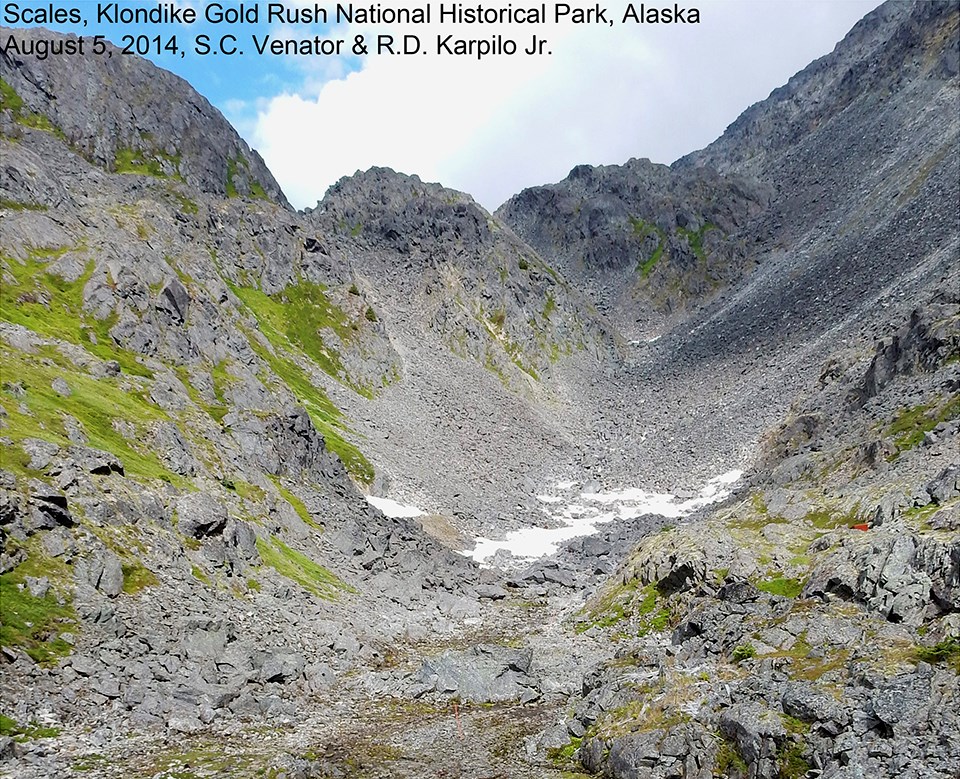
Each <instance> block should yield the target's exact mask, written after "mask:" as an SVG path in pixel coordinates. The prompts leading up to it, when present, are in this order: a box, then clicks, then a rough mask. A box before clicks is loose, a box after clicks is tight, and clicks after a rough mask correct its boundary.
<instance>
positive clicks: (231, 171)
mask: <svg viewBox="0 0 960 779" xmlns="http://www.w3.org/2000/svg"><path fill="white" fill-rule="evenodd" d="M241 168H242V169H243V170H244V171H245V172H248V173H249V171H250V165H249V164H248V163H247V159H246V157H244V156H243V155H242V154H238V155H237V156H236V157H227V181H226V190H227V197H229V198H237V197H240V191H239V190H238V189H237V177H238V176H239V175H240V169H241ZM249 178H250V180H249V184H248V186H249V187H250V197H251V198H253V199H254V200H265V201H267V202H270V196H269V195H267V192H266V190H265V189H264V188H263V186H262V185H261V184H260V182H259V181H255V180H254V179H253V178H252V177H249Z"/></svg>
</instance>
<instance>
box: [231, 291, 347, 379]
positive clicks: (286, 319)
mask: <svg viewBox="0 0 960 779" xmlns="http://www.w3.org/2000/svg"><path fill="white" fill-rule="evenodd" d="M231 289H232V290H233V292H234V294H236V295H237V297H239V298H240V300H242V301H243V303H244V305H246V307H247V308H248V309H249V310H250V312H251V313H252V314H253V315H254V316H255V317H256V318H257V322H258V324H259V325H260V331H261V332H262V333H263V334H264V335H265V336H266V337H267V340H268V341H270V343H271V344H272V345H273V346H274V347H275V348H276V347H281V348H283V347H286V348H290V347H291V346H292V347H295V348H296V349H297V350H299V351H300V352H302V353H303V354H304V355H306V356H307V357H309V358H310V359H311V360H312V361H313V362H315V363H316V364H317V366H318V367H319V368H320V369H321V370H322V371H323V372H324V373H326V374H327V375H329V376H332V377H333V378H335V379H337V380H338V381H341V382H343V383H344V384H346V385H347V386H349V387H351V388H352V389H354V390H355V391H357V392H360V394H364V393H363V392H362V391H361V390H362V389H363V388H362V387H360V385H358V384H357V383H356V382H353V381H351V379H350V377H349V376H348V375H347V372H346V370H345V369H344V366H343V362H342V360H341V358H340V353H339V352H338V351H337V350H336V349H335V348H333V347H331V346H330V345H329V344H328V343H327V341H326V340H325V339H324V338H323V337H322V335H321V332H323V331H330V332H332V333H334V334H335V335H336V336H337V338H338V339H339V340H340V342H341V343H343V344H349V343H353V342H355V341H356V338H357V334H356V330H354V329H353V328H352V327H351V324H352V320H351V319H350V317H349V316H347V314H346V313H344V311H343V310H342V309H340V308H338V307H337V306H335V305H334V304H333V303H331V302H330V300H329V299H328V298H327V295H326V287H324V286H323V285H322V284H315V283H313V282H309V281H301V282H299V283H297V284H291V285H290V286H288V287H287V288H286V289H284V290H283V291H282V292H278V293H276V294H274V295H266V294H264V293H263V292H261V291H260V290H258V289H254V288H253V287H235V286H233V285H231Z"/></svg>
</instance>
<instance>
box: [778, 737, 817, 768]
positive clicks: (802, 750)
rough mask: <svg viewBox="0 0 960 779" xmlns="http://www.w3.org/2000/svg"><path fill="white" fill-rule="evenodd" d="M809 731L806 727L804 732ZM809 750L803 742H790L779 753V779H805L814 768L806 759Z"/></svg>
mask: <svg viewBox="0 0 960 779" xmlns="http://www.w3.org/2000/svg"><path fill="white" fill-rule="evenodd" d="M807 730H809V728H807V727H806V726H804V732H806V731H807ZM806 752H807V748H806V745H805V744H804V743H803V741H801V740H798V741H789V742H787V743H786V744H784V745H783V746H782V747H781V748H780V750H779V751H778V753H777V768H778V769H779V774H778V779H804V778H805V777H806V776H807V772H808V771H809V770H810V769H811V768H813V766H812V765H811V764H810V761H809V760H807V758H806Z"/></svg>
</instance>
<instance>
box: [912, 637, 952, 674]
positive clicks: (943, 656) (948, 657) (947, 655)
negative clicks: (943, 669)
mask: <svg viewBox="0 0 960 779" xmlns="http://www.w3.org/2000/svg"><path fill="white" fill-rule="evenodd" d="M915 656H916V659H917V660H923V661H925V662H927V663H945V664H946V665H948V666H950V667H951V668H953V670H954V671H955V672H956V673H958V674H960V635H957V636H948V637H947V638H945V639H943V641H940V642H938V643H936V644H934V645H933V646H931V647H926V646H922V647H918V648H917V650H916V652H915Z"/></svg>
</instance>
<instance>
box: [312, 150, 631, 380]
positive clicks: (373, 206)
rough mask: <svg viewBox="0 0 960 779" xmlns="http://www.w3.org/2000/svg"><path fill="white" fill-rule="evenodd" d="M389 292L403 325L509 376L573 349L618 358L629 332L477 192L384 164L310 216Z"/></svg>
mask: <svg viewBox="0 0 960 779" xmlns="http://www.w3.org/2000/svg"><path fill="white" fill-rule="evenodd" d="M310 217H311V221H312V222H313V224H315V225H316V226H317V227H318V228H319V230H320V231H321V232H323V233H325V234H327V235H331V236H335V237H336V240H335V246H336V249H335V250H333V251H334V252H335V254H336V255H337V256H339V257H343V258H348V257H349V258H350V262H351V264H352V265H353V267H354V268H355V269H356V270H357V272H358V273H360V274H362V275H363V277H365V278H367V279H370V283H371V285H372V286H374V287H375V288H376V289H377V292H378V293H379V294H381V295H383V296H385V297H387V298H388V300H389V301H390V304H389V306H388V308H387V312H388V316H390V315H391V314H392V317H393V319H394V320H395V323H396V325H397V326H402V323H406V324H407V326H409V325H410V324H414V325H419V326H420V327H421V328H423V329H426V330H428V331H432V332H435V333H437V334H438V335H439V336H441V338H442V339H443V341H444V342H445V343H446V344H447V346H448V348H450V349H451V350H452V351H453V352H454V353H455V354H457V355H460V356H464V357H470V358H472V359H474V360H476V361H478V362H480V363H481V364H483V365H485V366H487V367H488V368H489V369H490V370H491V371H492V372H494V373H495V374H496V375H498V376H499V377H500V378H501V379H502V380H503V381H504V382H505V383H507V384H509V385H511V386H514V387H519V388H535V387H536V386H537V385H538V383H539V382H540V379H541V377H542V376H543V377H549V376H550V375H551V374H552V373H553V367H554V365H555V364H556V363H557V361H558V360H560V359H561V358H562V357H566V356H569V355H571V354H575V353H578V352H581V351H584V350H588V351H589V353H590V354H597V355H599V356H602V358H603V359H604V360H605V361H609V360H611V359H613V358H614V357H615V348H616V341H617V336H615V335H614V334H613V333H612V332H611V331H610V330H608V329H607V328H606V327H605V326H604V325H603V323H602V322H600V321H599V320H598V318H597V316H596V313H595V311H593V310H592V309H591V307H590V306H589V305H588V303H587V302H586V300H585V299H584V298H583V297H582V296H581V295H580V294H579V293H577V292H576V291H575V290H574V289H573V288H572V287H571V286H570V284H569V283H568V282H567V281H566V280H565V279H564V278H563V277H562V276H560V274H558V273H557V271H556V270H554V269H553V268H551V267H550V266H549V265H547V264H546V263H544V261H543V260H542V259H541V258H540V256H539V255H537V254H536V253H535V252H534V251H532V250H531V249H530V247H529V246H526V245H525V244H523V243H521V242H520V241H518V240H517V239H516V237H514V236H513V235H512V234H511V233H510V231H509V230H506V229H505V228H504V227H503V225H502V224H501V223H500V222H499V221H498V220H497V219H495V218H494V217H491V216H490V215H489V214H488V213H487V212H486V211H484V210H483V209H482V208H481V207H480V206H478V205H477V204H476V203H475V202H474V201H473V199H472V198H471V197H470V196H469V195H464V194H463V193H461V192H456V191H454V190H450V189H445V188H444V187H441V186H440V185H438V184H429V183H424V182H422V181H420V179H419V178H417V177H416V176H404V175H402V174H398V173H395V172H394V171H392V170H387V169H383V168H372V169H371V170H368V171H366V172H365V173H358V174H357V175H355V176H352V177H350V178H346V179H343V180H341V181H340V182H338V183H337V184H336V185H334V186H333V187H331V188H330V191H329V192H328V193H327V195H326V197H325V198H324V199H323V200H322V201H321V202H320V203H319V204H318V205H317V208H316V209H315V210H314V211H313V212H312V213H311V215H310Z"/></svg>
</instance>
